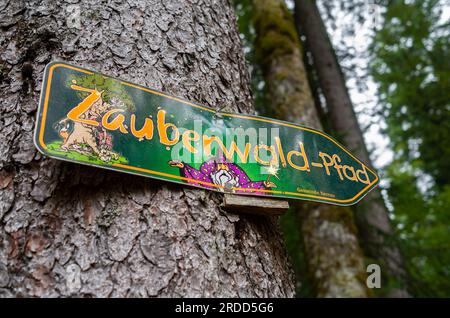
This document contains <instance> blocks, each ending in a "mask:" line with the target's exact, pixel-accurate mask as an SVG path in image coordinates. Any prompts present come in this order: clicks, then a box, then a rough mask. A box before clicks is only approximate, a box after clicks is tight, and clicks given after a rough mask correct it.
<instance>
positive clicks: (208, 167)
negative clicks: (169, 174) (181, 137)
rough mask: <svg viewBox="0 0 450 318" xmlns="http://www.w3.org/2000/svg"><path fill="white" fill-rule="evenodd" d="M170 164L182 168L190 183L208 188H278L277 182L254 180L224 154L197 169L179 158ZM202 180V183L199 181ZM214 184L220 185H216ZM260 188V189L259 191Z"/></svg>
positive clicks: (238, 190)
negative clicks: (228, 160)
mask: <svg viewBox="0 0 450 318" xmlns="http://www.w3.org/2000/svg"><path fill="white" fill-rule="evenodd" d="M168 164H169V165H170V166H172V167H177V168H179V169H180V175H181V176H182V177H185V178H188V179H190V180H189V181H188V183H190V184H194V185H201V186H202V187H205V188H208V189H219V190H221V191H225V190H230V191H233V192H235V193H252V194H259V195H262V194H265V193H264V191H260V190H269V189H270V188H276V184H275V183H273V182H271V181H269V179H267V180H264V181H252V180H250V178H249V176H248V175H247V173H245V171H244V170H243V169H242V168H241V167H239V165H237V164H235V163H232V162H227V160H226V159H225V157H224V156H223V155H221V154H220V155H219V156H218V157H217V158H213V159H211V160H208V161H205V162H204V163H203V164H202V165H201V166H200V169H195V168H194V167H192V166H190V165H189V164H187V163H184V162H182V161H179V160H170V161H169V162H168ZM198 181H200V182H201V183H199V182H198ZM212 184H214V185H216V186H218V187H215V186H213V185H212ZM258 190H259V191H258Z"/></svg>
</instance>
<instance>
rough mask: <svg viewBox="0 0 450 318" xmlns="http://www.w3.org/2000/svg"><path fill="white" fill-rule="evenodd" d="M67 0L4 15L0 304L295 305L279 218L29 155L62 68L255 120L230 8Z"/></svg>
mask: <svg viewBox="0 0 450 318" xmlns="http://www.w3.org/2000/svg"><path fill="white" fill-rule="evenodd" d="M71 2H73V1H69V0H65V1H58V2H55V1H51V0H47V1H32V0H29V1H6V2H5V1H2V2H1V4H0V8H1V13H0V21H1V22H0V23H1V27H2V33H1V34H0V43H1V49H0V50H1V51H0V57H1V61H0V65H2V68H1V70H0V72H1V73H0V79H1V91H2V94H1V97H0V100H1V105H2V107H1V109H0V114H1V121H0V123H1V124H0V169H1V170H0V189H1V192H0V296H51V297H53V296H55V297H59V296H93V297H116V296H120V297H122V296H132V297H136V296H137V297H147V296H185V297H198V296H236V297H237V296H240V297H247V296H248V297H252V296H258V297H263V296H264V297H272V296H273V297H279V296H283V297H292V296H293V295H294V284H293V273H292V270H291V269H290V267H289V265H288V261H287V255H286V252H285V249H284V246H283V242H282V239H281V236H280V232H279V229H278V227H277V225H276V220H275V219H272V218H268V217H240V216H237V215H232V214H226V213H224V212H223V211H222V210H221V209H220V207H219V206H220V204H221V201H222V196H221V195H220V194H217V193H213V192H208V191H205V190H198V189H194V188H189V187H182V186H179V185H173V184H168V183H164V182H158V181H155V180H151V179H146V178H142V177H137V176H131V175H126V174H120V173H115V172H110V171H107V170H101V169H95V168H87V167H86V166H78V165H75V164H71V163H63V162H60V161H56V160H53V159H49V158H45V157H43V156H41V155H40V154H39V153H38V152H37V151H36V149H35V148H34V146H33V141H32V134H33V128H34V121H35V112H36V108H37V104H38V98H39V91H40V87H41V80H42V76H43V71H44V67H45V65H46V64H47V63H48V62H50V61H51V60H54V59H63V60H66V61H69V62H73V63H75V64H77V65H81V66H85V67H89V68H94V69H97V70H98V71H101V72H103V73H105V74H109V75H112V76H117V77H120V78H123V79H125V80H130V81H132V82H136V83H139V84H142V85H146V86H150V87H153V88H156V89H160V90H163V91H165V92H167V93H170V94H174V95H177V96H181V97H184V98H187V99H189V100H191V101H194V102H200V103H204V104H207V105H209V106H212V107H220V106H227V109H228V110H232V111H236V112H248V113H251V112H253V105H252V102H251V95H250V91H249V80H248V74H247V69H246V67H245V63H244V58H243V54H242V48H241V42H240V40H239V36H238V33H237V30H236V22H235V16H234V12H233V10H232V7H231V6H230V3H229V2H228V1H225V0H217V1H205V2H203V1H166V0H164V1H158V0H148V1H135V2H134V1H131V2H128V1H124V0H117V1H114V2H108V4H107V5H105V3H104V2H103V3H100V2H99V3H98V4H97V3H96V2H95V1H81V2H78V3H77V4H75V5H72V4H70V3H71ZM77 13H80V14H81V15H80V16H79V17H78V16H77ZM78 18H79V19H80V20H78Z"/></svg>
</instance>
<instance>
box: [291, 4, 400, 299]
mask: <svg viewBox="0 0 450 318" xmlns="http://www.w3.org/2000/svg"><path fill="white" fill-rule="evenodd" d="M295 12H296V23H297V26H298V29H299V30H300V32H301V33H302V34H303V35H304V36H305V44H306V48H307V50H308V51H309V52H311V56H312V59H313V63H314V70H315V71H316V72H317V77H318V80H319V84H320V88H321V90H322V92H323V95H324V97H325V100H326V104H327V109H328V115H329V123H330V124H331V128H332V130H333V131H334V135H335V136H336V137H337V139H338V140H340V141H341V142H342V143H343V144H344V145H346V146H347V147H348V148H349V149H350V151H352V152H353V153H354V154H356V156H357V157H358V158H360V159H361V160H362V161H363V162H365V163H366V164H368V165H369V166H372V161H371V160H370V157H369V152H368V151H367V148H366V144H365V142H364V137H363V134H362V132H361V129H360V127H359V124H358V120H357V118H356V115H355V112H354V110H353V106H352V102H351V100H350V96H349V94H348V90H347V87H346V84H345V79H344V76H343V74H342V71H341V69H340V67H339V63H338V61H337V59H336V56H335V54H334V50H333V47H332V45H331V42H330V40H329V38H328V34H327V31H326V29H325V25H324V24H323V21H322V19H321V16H320V13H319V10H318V8H317V6H316V4H315V1H314V0H300V1H298V0H297V1H296V2H295ZM356 211H357V213H356V220H357V223H358V228H359V230H360V231H359V232H360V237H361V240H360V241H361V242H362V245H363V247H364V249H365V251H366V254H367V256H369V257H371V258H373V259H375V260H376V261H377V262H378V263H379V264H380V265H384V266H383V268H385V269H386V271H387V273H388V276H391V277H393V278H394V279H396V280H397V281H398V282H400V283H401V284H403V286H404V287H405V283H406V273H405V271H404V266H403V260H402V256H401V254H400V251H399V250H398V248H397V247H396V245H395V243H394V242H393V237H392V234H393V230H392V226H391V223H390V220H389V216H388V211H387V209H386V206H385V205H384V202H383V199H382V197H381V193H380V190H379V189H375V190H373V191H372V192H371V193H369V194H368V195H367V196H366V197H365V198H364V199H363V200H362V201H361V202H360V203H358V204H357V205H356ZM404 287H403V288H399V289H394V290H392V291H391V296H400V297H403V296H408V292H407V291H406V289H405V288H404Z"/></svg>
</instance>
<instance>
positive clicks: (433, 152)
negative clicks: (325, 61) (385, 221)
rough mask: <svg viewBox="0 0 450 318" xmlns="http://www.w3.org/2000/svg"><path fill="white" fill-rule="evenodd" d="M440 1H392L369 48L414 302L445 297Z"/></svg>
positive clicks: (446, 129) (449, 152) (448, 154)
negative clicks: (392, 155)
mask: <svg viewBox="0 0 450 318" xmlns="http://www.w3.org/2000/svg"><path fill="white" fill-rule="evenodd" d="M445 6H447V10H449V7H448V3H447V4H445V1H439V0H411V1H403V0H402V1H400V0H398V1H389V2H388V3H387V5H386V11H385V13H384V22H383V25H382V26H381V28H379V29H378V30H377V31H376V33H375V36H374V41H373V44H372V46H371V51H372V54H373V60H372V63H371V65H370V69H371V74H372V76H373V77H374V79H375V81H376V83H377V84H378V85H379V89H378V94H379V100H380V105H381V108H382V115H383V117H384V118H385V119H386V123H387V128H386V129H385V132H386V134H387V135H388V136H389V138H390V139H391V141H392V148H393V150H394V153H395V158H394V161H393V162H392V164H390V165H389V167H388V168H387V169H386V175H387V177H388V180H389V186H388V194H389V200H390V203H391V204H392V211H393V213H392V216H393V220H394V224H395V225H396V231H397V233H398V239H399V242H400V246H401V248H402V252H403V254H404V257H405V261H406V265H407V269H408V271H409V273H410V276H411V277H410V287H409V289H410V292H411V293H412V294H413V295H414V296H417V297H450V28H449V26H450V25H449V22H448V21H443V19H442V18H441V16H442V10H443V9H444V8H445Z"/></svg>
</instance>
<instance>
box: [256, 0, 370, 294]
mask: <svg viewBox="0 0 450 318" xmlns="http://www.w3.org/2000/svg"><path fill="white" fill-rule="evenodd" d="M253 15H254V25H255V31H256V43H255V54H256V56H257V59H258V61H259V63H260V65H261V68H262V73H263V76H264V79H265V83H266V90H267V94H268V97H269V98H268V100H269V101H270V103H271V108H273V110H274V113H275V114H276V116H277V118H280V119H284V120H288V121H291V122H296V123H301V124H305V125H307V126H310V127H314V128H317V129H321V128H322V126H321V124H320V121H319V118H318V115H317V111H316V109H315V105H314V100H313V97H312V94H311V90H310V87H309V84H308V80H307V74H306V70H305V66H304V64H303V60H302V54H301V51H300V43H299V39H298V35H297V32H296V30H295V24H294V21H293V17H292V14H291V13H290V12H289V10H288V9H287V7H286V5H285V3H284V1H283V0H254V1H253ZM295 208H296V210H297V211H296V212H297V215H298V217H299V219H300V223H301V232H302V236H303V240H304V245H305V252H306V259H307V263H308V271H309V272H310V277H311V281H312V283H313V285H314V287H315V289H316V293H317V296H318V297H366V296H368V293H367V289H366V286H365V277H366V275H365V270H364V259H363V255H362V252H361V250H360V247H359V244H358V240H357V234H356V228H355V226H354V223H353V215H352V211H351V210H350V209H349V208H344V207H335V206H331V205H326V204H313V203H300V204H296V205H295Z"/></svg>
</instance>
